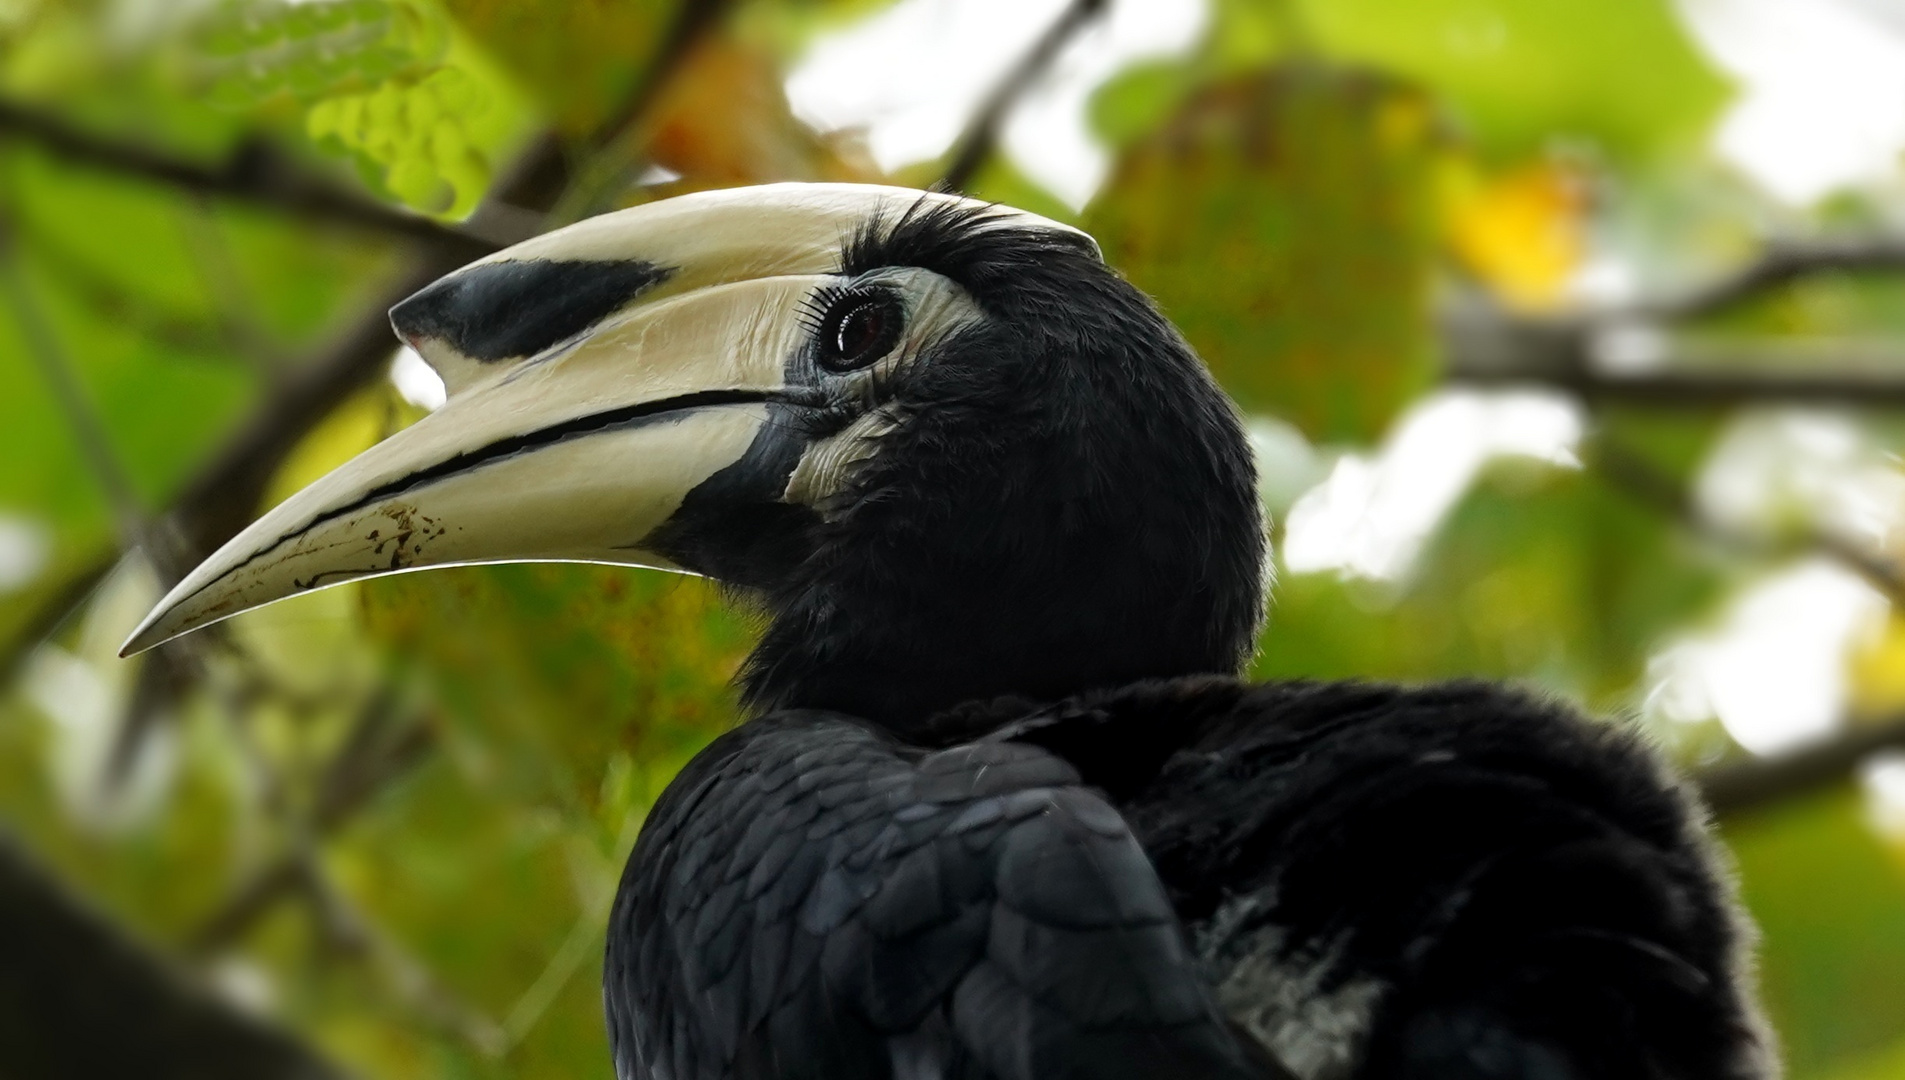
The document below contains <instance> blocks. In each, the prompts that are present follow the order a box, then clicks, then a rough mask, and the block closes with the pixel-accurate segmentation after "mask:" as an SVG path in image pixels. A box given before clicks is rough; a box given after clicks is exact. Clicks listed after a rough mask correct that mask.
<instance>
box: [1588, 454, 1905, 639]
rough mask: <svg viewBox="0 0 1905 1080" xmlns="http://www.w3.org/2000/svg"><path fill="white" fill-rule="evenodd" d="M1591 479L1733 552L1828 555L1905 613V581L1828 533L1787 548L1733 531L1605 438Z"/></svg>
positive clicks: (1642, 459)
mask: <svg viewBox="0 0 1905 1080" xmlns="http://www.w3.org/2000/svg"><path fill="white" fill-rule="evenodd" d="M1587 457H1588V464H1589V465H1590V466H1591V469H1590V475H1593V476H1595V477H1597V478H1599V479H1600V480H1602V481H1604V482H1606V483H1607V484H1608V485H1609V486H1611V487H1613V488H1614V489H1615V490H1616V491H1619V492H1620V493H1622V494H1624V495H1627V496H1628V497H1630V498H1633V499H1635V500H1637V501H1639V502H1640V503H1642V504H1643V505H1645V506H1648V507H1649V508H1651V509H1654V510H1658V511H1660V512H1661V513H1664V514H1666V515H1667V516H1668V517H1671V518H1673V519H1674V520H1675V521H1677V522H1679V523H1680V524H1681V525H1682V526H1683V527H1685V528H1687V529H1689V530H1691V531H1693V532H1695V533H1697V534H1699V535H1700V536H1703V537H1705V538H1706V539H1708V540H1712V541H1714V542H1716V543H1718V544H1720V545H1722V546H1724V547H1726V548H1728V549H1731V550H1733V551H1738V552H1742V553H1745V554H1749V555H1755V556H1760V557H1766V556H1772V555H1794V554H1801V553H1810V554H1814V555H1823V556H1825V557H1826V558H1828V559H1831V560H1833V561H1834V562H1837V563H1839V564H1840V565H1842V566H1844V567H1846V568H1847V569H1849V570H1851V571H1853V572H1854V573H1857V574H1858V575H1859V576H1860V577H1862V578H1864V579H1865V580H1866V582H1867V583H1869V584H1870V585H1871V586H1872V587H1873V588H1874V589H1877V590H1878V591H1879V592H1881V593H1884V594H1885V596H1886V597H1887V598H1888V599H1890V600H1891V602H1892V603H1893V604H1894V605H1897V606H1898V607H1899V608H1900V609H1901V610H1905V576H1901V574H1900V572H1899V570H1898V568H1897V567H1895V566H1892V565H1890V564H1888V563H1887V562H1886V561H1885V560H1884V559H1881V558H1879V557H1877V556H1875V555H1873V554H1871V553H1870V552H1866V551H1862V550H1860V549H1859V548H1858V546H1857V545H1855V544H1853V543H1851V542H1850V541H1848V540H1846V539H1844V538H1843V537H1838V536H1833V535H1831V534H1829V533H1825V532H1818V531H1815V532H1812V533H1810V534H1808V535H1805V536H1803V537H1800V538H1798V539H1796V540H1794V541H1792V542H1789V543H1786V544H1778V543H1775V542H1773V541H1771V540H1768V539H1762V538H1761V537H1758V536H1752V535H1748V534H1746V533H1742V532H1740V531H1739V530H1737V529H1729V528H1726V527H1724V526H1722V525H1720V524H1719V523H1718V522H1715V521H1714V520H1713V519H1711V518H1709V517H1707V516H1706V515H1705V514H1703V513H1701V512H1700V508H1699V507H1698V506H1696V505H1695V504H1694V501H1693V499H1692V498H1691V497H1690V496H1689V495H1688V493H1687V491H1686V490H1685V488H1684V487H1682V485H1680V484H1679V483H1678V482H1676V481H1675V480H1674V479H1673V478H1672V477H1670V476H1668V475H1667V474H1666V473H1665V472H1664V471H1662V470H1661V469H1660V468H1659V466H1656V465H1655V464H1653V463H1652V462H1651V461H1648V460H1647V458H1646V456H1645V455H1643V454H1641V453H1639V452H1638V451H1635V450H1633V449H1632V448H1630V447H1628V446H1626V445H1623V444H1622V443H1620V442H1618V441H1616V440H1613V439H1610V438H1608V437H1607V436H1605V435H1603V436H1601V437H1600V438H1598V439H1596V440H1595V442H1594V444H1593V446H1592V447H1591V449H1590V450H1589V451H1588V454H1587Z"/></svg>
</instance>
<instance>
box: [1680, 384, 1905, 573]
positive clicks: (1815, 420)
mask: <svg viewBox="0 0 1905 1080" xmlns="http://www.w3.org/2000/svg"><path fill="white" fill-rule="evenodd" d="M1695 496H1696V498H1697V499H1698V500H1699V503H1700V508H1701V511H1702V512H1703V513H1704V514H1706V515H1707V516H1708V517H1710V518H1711V519H1713V520H1714V521H1716V522H1719V523H1721V524H1724V525H1727V526H1729V527H1731V528H1736V529H1743V530H1751V531H1762V530H1766V529H1769V528H1776V527H1777V526H1779V525H1780V524H1782V523H1791V522H1793V521H1801V522H1805V523H1808V524H1813V525H1816V526H1817V527H1819V528H1821V529H1824V530H1825V531H1826V532H1828V533H1830V534H1831V535H1833V536H1836V537H1841V538H1844V539H1846V540H1851V541H1855V542H1857V543H1858V544H1860V545H1861V546H1863V547H1865V548H1866V549H1867V550H1869V551H1871V552H1873V553H1874V554H1877V553H1879V552H1882V551H1884V550H1885V549H1887V548H1888V547H1891V546H1892V540H1893V538H1894V537H1895V536H1896V535H1897V533H1898V530H1899V529H1900V527H1901V526H1905V471H1901V470H1900V468H1899V463H1898V460H1897V459H1896V458H1894V457H1893V456H1892V455H1890V454H1888V453H1886V452H1885V451H1884V450H1882V449H1880V447H1879V446H1878V445H1877V444H1875V443H1874V442H1873V441H1872V439H1871V438H1870V437H1869V436H1867V434H1866V433H1865V431H1864V430H1863V429H1862V428H1861V427H1859V425H1858V424H1857V423H1855V422H1853V420H1852V419H1851V418H1849V417H1847V416H1846V415H1844V414H1842V413H1834V412H1827V411H1823V410H1819V411H1815V410H1800V409H1784V410H1780V411H1777V412H1755V413H1748V414H1746V415H1744V416H1742V417H1741V418H1739V419H1737V420H1735V421H1734V422H1733V423H1732V424H1731V425H1730V426H1729V427H1728V428H1727V430H1726V432H1725V433H1724V434H1723V435H1722V436H1721V437H1720V439H1719V441H1718V442H1717V443H1715V445H1714V448H1713V450H1712V451H1711V452H1710V453H1709V454H1708V456H1707V460H1706V463H1705V464H1704V465H1703V466H1702V467H1701V470H1700V475H1699V479H1698V481H1697V483H1696V487H1695Z"/></svg>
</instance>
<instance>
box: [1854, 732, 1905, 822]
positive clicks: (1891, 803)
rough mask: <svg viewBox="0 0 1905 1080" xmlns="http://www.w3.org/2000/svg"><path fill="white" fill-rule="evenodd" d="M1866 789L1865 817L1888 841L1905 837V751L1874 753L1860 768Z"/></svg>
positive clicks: (1861, 779) (1860, 776)
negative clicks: (1903, 752) (1902, 752)
mask: <svg viewBox="0 0 1905 1080" xmlns="http://www.w3.org/2000/svg"><path fill="white" fill-rule="evenodd" d="M1859 781H1860V786H1862V787H1864V788H1865V816H1866V820H1867V821H1869V822H1871V824H1872V829H1873V831H1874V832H1876V833H1878V834H1879V835H1880V836H1883V837H1885V838H1886V839H1888V840H1905V754H1901V753H1899V752H1898V751H1896V750H1893V751H1887V752H1885V753H1881V754H1874V755H1872V757H1871V758H1870V759H1868V760H1867V761H1866V762H1865V764H1864V765H1862V766H1861V767H1860V768H1859Z"/></svg>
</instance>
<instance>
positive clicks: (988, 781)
mask: <svg viewBox="0 0 1905 1080" xmlns="http://www.w3.org/2000/svg"><path fill="white" fill-rule="evenodd" d="M894 266H904V267H920V268H923V269H925V270H928V271H931V272H933V273H936V274H938V275H941V276H943V277H945V278H946V279H949V280H950V281H952V282H954V283H956V284H957V285H958V286H959V287H960V288H962V289H963V290H964V291H965V292H966V293H967V294H968V295H970V297H972V299H973V300H974V301H975V302H976V304H977V306H978V308H979V309H980V310H981V311H983V313H984V315H985V318H984V319H983V320H982V321H981V322H979V323H977V324H975V325H971V326H968V327H965V328H964V329H962V330H960V331H959V332H958V333H956V334H954V335H952V336H951V337H949V338H948V339H946V340H943V341H940V342H938V343H936V345H935V346H934V347H933V349H932V350H931V352H930V355H928V356H923V357H921V358H919V359H918V360H917V361H915V362H913V363H911V364H909V365H907V366H905V367H904V368H901V369H899V370H898V371H897V372H896V374H895V375H894V376H893V377H892V378H891V380H890V381H889V382H888V383H887V384H885V385H883V386H881V387H880V394H881V401H880V402H879V404H878V407H879V408H881V409H883V410H884V411H885V413H886V414H887V415H888V416H889V417H890V418H891V421H892V422H891V424H890V425H889V428H888V429H887V430H885V431H883V433H881V434H880V435H879V436H878V439H877V446H876V448H875V450H874V452H873V453H871V454H870V455H867V456H865V457H864V458H862V459H861V460H859V461H858V463H857V464H856V465H855V467H854V469H853V471H852V474H851V477H850V480H849V482H848V483H847V484H846V485H845V487H844V488H843V489H842V490H841V491H840V492H839V493H838V494H837V495H835V496H834V497H833V498H832V499H831V500H830V501H829V502H828V503H827V504H826V505H824V506H821V507H818V508H816V509H815V510H813V511H811V512H810V511H808V510H806V509H805V508H802V509H799V510H794V509H785V508H784V509H782V510H774V511H771V512H770V511H765V510H763V509H761V508H760V507H755V508H753V509H747V510H736V509H735V505H736V503H735V501H734V500H720V499H714V498H705V499H703V500H702V501H701V502H697V501H696V500H695V499H694V497H693V496H691V497H690V501H689V503H687V504H684V505H686V506H688V507H689V508H690V510H691V511H692V512H691V513H689V514H687V515H685V516H684V517H683V520H682V521H681V522H678V523H676V524H675V525H674V526H672V528H674V529H675V530H676V533H675V535H677V536H679V537H689V538H692V543H690V542H688V541H686V540H684V541H682V542H680V543H678V544H677V545H676V547H675V548H673V549H670V550H671V552H678V553H679V558H680V560H681V561H682V562H683V563H684V564H685V565H690V566H694V565H696V563H697V560H698V561H699V564H700V565H701V566H702V567H704V568H706V569H708V570H710V571H711V572H717V573H718V576H721V577H723V578H724V579H726V580H728V581H730V582H732V583H735V584H737V585H738V586H740V587H742V588H743V589H745V590H746V591H747V592H748V593H750V594H752V595H753V596H755V597H756V598H757V599H758V601H759V603H760V604H761V606H762V608H763V609H764V612H765V615H766V617H767V620H768V623H767V628H766V631H765V635H764V638H763V640H762V643H761V645H760V646H759V648H758V649H757V650H756V652H755V653H754V655H753V656H752V657H751V658H750V660H749V662H748V666H747V668H746V671H745V673H744V683H745V694H746V701H747V702H748V703H749V706H750V708H751V711H752V712H753V714H754V716H755V718H754V719H752V720H750V721H748V722H747V723H746V724H744V725H742V726H741V727H740V728H738V729H736V730H735V731H733V732H731V733H729V734H727V735H725V736H723V737H722V738H720V739H718V740H716V741H715V743H714V744H713V745H711V746H710V747H709V748H708V749H707V750H705V751H704V752H703V753H702V754H701V755H699V756H698V757H697V758H696V759H695V760H694V761H693V762H692V763H691V764H690V765H689V766H688V767H687V768H686V769H685V770H684V771H683V773H682V774H681V775H680V776H679V777H678V778H677V779H676V780H675V781H674V782H673V784H671V785H670V787H669V789H668V790H667V792H666V793H665V794H664V795H663V797H662V798H661V800H660V801H659V802H658V804H657V805H656V807H655V809H654V811H653V813H652V814H651V816H650V819H649V821H648V822H647V824H646V826H645V827H644V829H643V832H642V835H641V838H640V840H639V842H638V843H637V846H636V850H635V852H634V854H633V856H632V857H631V859H630V862H629V866H628V869H627V871H626V873H625V875H624V878H623V882H622V887H621V891H620V894H619V896H618V899H617V901H616V905H615V910H614V916H613V921H612V924H611V926H610V930H609V945H608V956H607V964H606V968H605V974H604V980H605V991H606V998H607V1006H608V1017H609V1026H610V1033H611V1036H612V1039H613V1041H614V1044H615V1054H616V1064H617V1069H618V1072H619V1073H620V1074H621V1075H622V1076H623V1077H624V1078H625V1080H634V1078H638V1077H639V1078H654V1080H714V1078H726V1077H734V1078H755V1077H759V1078H767V1077H780V1078H798V1077H816V1078H820V1077H825V1078H829V1080H854V1078H861V1077H866V1078H891V1080H955V1078H971V1080H979V1078H998V1080H1034V1078H1037V1080H1059V1078H1065V1077H1075V1078H1078V1080H1086V1078H1092V1080H1099V1078H1102V1080H1112V1078H1121V1077H1183V1078H1187V1080H1189V1078H1204V1077H1212V1078H1215V1077H1239V1078H1241V1077H1285V1076H1293V1077H1300V1078H1301V1080H1335V1078H1347V1077H1359V1078H1371V1080H1374V1078H1397V1080H1401V1078H1410V1080H1416V1078H1429V1077H1437V1078H1473V1080H1484V1078H1487V1080H1509V1078H1514V1080H1590V1078H1610V1080H1611V1078H1616V1077H1619V1078H1659V1080H1667V1078H1687V1080H1692V1078H1695V1077H1698V1078H1702V1080H1751V1078H1759V1077H1764V1076H1768V1075H1770V1072H1769V1069H1770V1065H1769V1064H1768V1062H1769V1060H1770V1058H1769V1055H1768V1052H1767V1049H1766V1047H1765V1045H1764V1036H1763V1034H1762V1032H1761V1028H1760V1024H1759V1022H1758V1020H1757V1018H1756V1013H1755V1009H1754V1005H1753V1002H1752V1000H1751V994H1750V988H1749V987H1748V986H1747V985H1746V983H1745V982H1744V981H1743V979H1742V976H1741V972H1740V966H1741V960H1740V953H1741V948H1742V946H1741V940H1740V938H1741V932H1740V929H1739V925H1740V924H1739V923H1738V921H1737V918H1736V916H1735V913H1734V911H1733V907H1732V901H1731V899H1730V893H1729V888H1728V885H1727V883H1726V882H1725V880H1724V877H1723V875H1721V874H1720V873H1719V872H1718V871H1717V870H1716V869H1715V866H1714V863H1713V861H1712V858H1711V855H1710V852H1709V850H1708V845H1707V842H1706V840H1705V838H1704V834H1703V832H1702V821H1701V816H1700V812H1699V811H1698V809H1697V808H1696V807H1695V806H1694V804H1693V803H1692V801H1691V800H1690V799H1689V797H1688V796H1687V795H1685V794H1684V793H1683V791H1682V789H1681V788H1680V787H1679V786H1678V785H1677V784H1676V783H1675V781H1674V780H1673V779H1672V778H1671V777H1670V776H1669V775H1668V774H1667V773H1666V772H1664V771H1663V770H1662V768H1661V767H1660V766H1659V764H1658V763H1657V762H1656V760H1655V759H1654V757H1653V756H1652V755H1651V754H1650V753H1649V752H1647V750H1646V749H1645V748H1644V747H1642V746H1641V745H1640V744H1639V743H1638V742H1637V741H1636V740H1635V739H1633V738H1632V737H1630V736H1628V735H1626V734H1624V733H1622V732H1621V731H1620V730H1618V729H1617V728H1615V727H1612V726H1609V725H1603V724H1598V723H1594V722H1590V721H1586V720H1583V719H1581V718H1579V717H1576V716H1574V715H1572V714H1571V713H1569V712H1567V711H1566V710H1564V709H1560V708H1558V707H1555V706H1552V705H1549V704H1546V703H1543V702H1540V701H1537V700H1534V699H1532V698H1529V697H1526V696H1523V695H1521V694H1518V693H1515V692H1511V691H1508V690H1505V689H1502V688H1499V687H1491V686H1485V685H1479V684H1459V685H1451V686H1443V687H1431V688H1426V689H1396V688H1388V687H1376V686H1363V685H1357V684H1336V685H1311V684H1290V685H1268V686H1250V685H1246V684H1243V683H1239V682H1237V681H1235V680H1234V679H1233V678H1230V677H1229V676H1231V675H1232V674H1234V673H1235V672H1236V671H1237V670H1238V669H1239V668H1240V667H1241V666H1242V664H1243V662H1244V661H1245V659H1246V658H1247V656H1248V654H1249V650H1250V648H1251V643H1252V640H1253V638H1254V634H1255V631H1256V628H1257V625H1258V621H1259V619H1260V617H1261V611H1262V604H1263V577H1264V560H1265V550H1264V539H1263V525H1262V520H1261V516H1260V511H1259V509H1258V500H1257V495H1256V487H1255V475H1254V470H1253V467H1252V464H1251V459H1250V454H1249V450H1248V444H1247V442H1246V440H1245V438H1244V436H1243V432H1242V430H1241V427H1240V424H1239V422H1238V420H1237V418H1236V415H1235V413H1234V410H1233V409H1232V407H1231V406H1230V404H1229V402H1228V401H1227V399H1225V398H1224V396H1223V395H1222V393H1221V392H1220V391H1219V390H1218V389H1217V388H1216V387H1215V385H1214V384H1213V383H1212V382H1211V380H1210V378H1209V376H1208V374H1207V373H1206V372H1205V370H1204V368H1203V366H1202V364H1201V362H1199V361H1198V359H1197V358H1196V356H1195V355H1194V354H1193V353H1192V352H1191V350H1190V349H1189V348H1188V346H1186V345H1185V344H1184V342H1183V341H1182V339H1181V338H1180V337H1179V336H1178V335H1177V333H1176V332H1175V331H1174V330H1173V329H1172V327H1171V326H1170V324H1169V323H1168V322H1167V321H1166V320H1165V319H1164V318H1163V317H1162V316H1161V315H1160V314H1159V313H1158V312H1157V311H1156V310H1155V309H1154V308H1153V307H1152V305H1151V304H1150V303H1149V301H1148V300H1146V299H1145V298H1144V297H1143V296H1142V295H1141V294H1139V293H1138V292H1136V291H1135V290H1134V289H1132V288H1131V287H1130V286H1129V285H1127V284H1126V283H1125V282H1123V281H1122V280H1121V279H1120V278H1118V277H1117V275H1116V274H1114V273H1113V272H1111V271H1110V270H1108V269H1107V268H1106V267H1104V265H1103V264H1102V263H1101V262H1100V261H1099V260H1098V257H1097V254H1096V252H1095V251H1093V250H1092V249H1091V248H1090V246H1089V244H1088V243H1086V242H1084V241H1083V240H1082V239H1080V238H1077V237H1073V236H1069V235H1063V234H1056V233H1054V232H1051V231H1042V230H1033V229H1024V228H1016V227H1009V226H1002V225H999V224H997V223H996V222H993V221H991V220H990V219H989V218H988V216H987V215H986V213H985V212H983V211H973V210H970V209H963V208H952V209H948V208H946V207H944V206H943V205H942V206H940V207H938V208H935V209H927V210H924V211H921V212H916V213H913V214H909V215H907V216H906V217H904V218H903V219H901V220H898V221H876V222H869V223H867V226H866V228H865V230H864V231H863V232H862V233H861V234H860V235H859V236H857V237H855V238H853V240H852V241H851V242H849V243H848V244H847V245H846V247H845V250H844V251H843V253H842V263H841V268H842V272H843V273H844V274H848V275H861V274H867V273H872V272H876V271H878V270H880V269H881V268H883V267H894ZM850 419H851V418H850V417H847V416H834V417H832V418H831V419H829V418H827V417H826V416H825V415H824V414H822V415H820V416H818V418H817V417H816V416H814V415H808V416H807V417H806V419H804V420H796V419H789V420H788V422H787V423H786V424H776V425H771V426H770V429H769V431H768V432H767V433H766V434H764V435H763V436H762V438H763V439H773V438H786V437H787V432H788V431H789V430H791V429H792V428H793V427H794V426H795V425H796V424H797V423H805V424H807V425H809V426H810V427H814V426H826V425H832V426H831V428H829V430H838V429H839V428H840V427H843V426H844V425H845V424H846V423H848V422H849V421H850ZM823 433H824V432H823ZM797 456H798V455H797V454H794V453H790V452H784V448H782V449H776V446H775V445H769V444H767V443H763V444H762V446H761V448H760V452H758V453H755V452H750V454H749V461H750V463H751V464H750V467H751V468H755V469H757V470H758V469H759V468H761V467H762V463H764V462H777V463H778V464H777V465H775V466H774V467H775V468H777V469H787V470H791V469H792V468H794V465H795V459H796V458H797ZM784 480H785V476H782V477H781V481H777V482H784ZM710 483H711V484H715V485H718V486H719V490H723V491H729V490H740V489H741V487H742V485H741V484H740V483H739V481H738V480H737V478H736V477H735V476H726V477H717V478H716V480H715V481H711V482H710ZM757 486H761V485H757ZM764 489H772V490H778V488H775V487H774V486H773V485H772V484H768V485H765V486H764ZM710 490H715V488H711V489H710ZM717 503H718V504H719V505H716V504H717ZM703 504H706V506H707V509H706V510H705V511H704V510H703V509H702V506H703ZM703 514H705V515H706V516H700V515H703ZM719 514H728V515H730V517H729V518H728V519H725V521H723V519H720V518H718V516H717V515H719ZM716 524H727V525H745V526H747V527H746V528H741V529H738V530H737V529H734V528H717V527H713V526H714V525H716Z"/></svg>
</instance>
